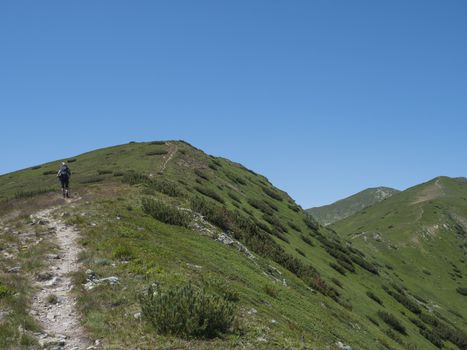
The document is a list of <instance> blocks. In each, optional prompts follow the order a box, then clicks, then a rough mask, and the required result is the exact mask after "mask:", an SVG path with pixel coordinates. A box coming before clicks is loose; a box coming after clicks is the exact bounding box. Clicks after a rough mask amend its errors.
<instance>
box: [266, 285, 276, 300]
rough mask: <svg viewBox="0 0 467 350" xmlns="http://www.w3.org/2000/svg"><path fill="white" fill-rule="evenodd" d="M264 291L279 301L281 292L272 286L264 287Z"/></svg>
mask: <svg viewBox="0 0 467 350" xmlns="http://www.w3.org/2000/svg"><path fill="white" fill-rule="evenodd" d="M263 291H264V292H265V293H266V294H267V295H269V296H270V297H271V298H274V299H277V298H278V297H279V290H278V289H277V288H276V287H275V286H273V285H272V284H265V285H264V286H263Z"/></svg>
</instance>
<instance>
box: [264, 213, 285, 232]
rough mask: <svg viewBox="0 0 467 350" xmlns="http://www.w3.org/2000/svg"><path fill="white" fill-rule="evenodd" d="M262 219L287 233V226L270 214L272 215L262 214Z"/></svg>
mask: <svg viewBox="0 0 467 350" xmlns="http://www.w3.org/2000/svg"><path fill="white" fill-rule="evenodd" d="M263 219H264V220H265V221H266V222H268V223H269V224H271V225H272V227H274V228H276V229H277V230H278V231H280V232H282V233H288V232H289V230H288V229H287V227H286V226H285V225H284V224H282V221H280V220H279V219H278V218H277V217H275V216H272V215H267V214H264V215H263Z"/></svg>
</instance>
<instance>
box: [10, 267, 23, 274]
mask: <svg viewBox="0 0 467 350" xmlns="http://www.w3.org/2000/svg"><path fill="white" fill-rule="evenodd" d="M20 271H21V266H15V267H12V268H9V269H8V270H7V272H8V273H18V272H20Z"/></svg>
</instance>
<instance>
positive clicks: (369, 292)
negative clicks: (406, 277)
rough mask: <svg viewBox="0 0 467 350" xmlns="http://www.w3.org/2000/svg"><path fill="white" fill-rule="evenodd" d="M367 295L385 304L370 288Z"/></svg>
mask: <svg viewBox="0 0 467 350" xmlns="http://www.w3.org/2000/svg"><path fill="white" fill-rule="evenodd" d="M366 295H367V296H368V298H370V299H372V300H373V301H375V302H377V303H378V304H379V305H383V301H382V300H381V299H380V298H379V297H378V296H377V295H376V294H375V293H373V292H372V291H370V290H369V291H367V292H366Z"/></svg>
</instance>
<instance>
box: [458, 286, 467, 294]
mask: <svg viewBox="0 0 467 350" xmlns="http://www.w3.org/2000/svg"><path fill="white" fill-rule="evenodd" d="M456 292H457V293H459V294H460V295H467V288H465V287H457V288H456Z"/></svg>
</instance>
